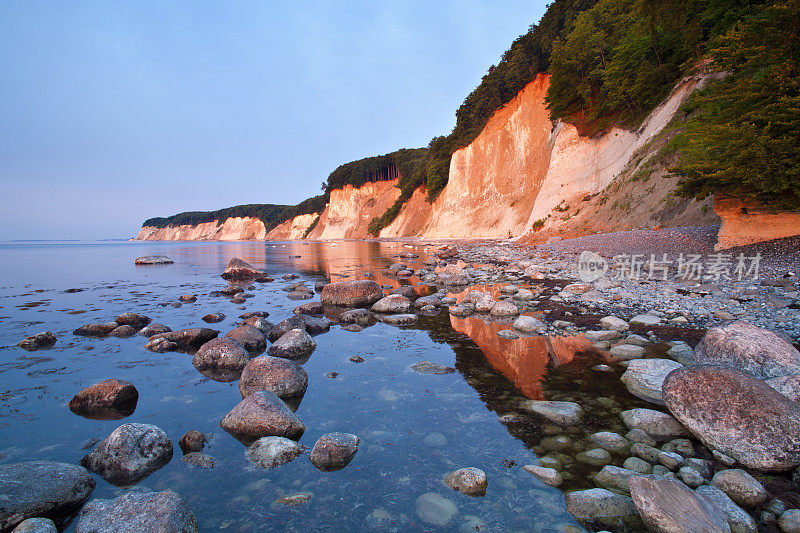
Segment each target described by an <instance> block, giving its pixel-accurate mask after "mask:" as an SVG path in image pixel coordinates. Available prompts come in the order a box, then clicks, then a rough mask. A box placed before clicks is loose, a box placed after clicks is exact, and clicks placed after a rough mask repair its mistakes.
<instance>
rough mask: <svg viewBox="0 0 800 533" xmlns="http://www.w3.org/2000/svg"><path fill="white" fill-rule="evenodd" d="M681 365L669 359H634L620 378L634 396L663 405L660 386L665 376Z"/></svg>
mask: <svg viewBox="0 0 800 533" xmlns="http://www.w3.org/2000/svg"><path fill="white" fill-rule="evenodd" d="M682 367H683V365H682V364H680V363H677V362H675V361H673V360H671V359H636V360H633V361H631V362H630V364H628V369H627V370H626V371H625V373H624V374H622V377H621V378H620V379H621V380H622V382H623V383H624V384H625V386H626V387H628V391H630V393H631V394H633V395H634V396H636V397H638V398H641V399H643V400H647V401H648V402H651V403H655V404H658V405H664V400H663V399H662V398H661V385H662V384H663V383H664V378H666V377H667V374H669V373H670V372H672V371H673V370H675V369H678V368H682Z"/></svg>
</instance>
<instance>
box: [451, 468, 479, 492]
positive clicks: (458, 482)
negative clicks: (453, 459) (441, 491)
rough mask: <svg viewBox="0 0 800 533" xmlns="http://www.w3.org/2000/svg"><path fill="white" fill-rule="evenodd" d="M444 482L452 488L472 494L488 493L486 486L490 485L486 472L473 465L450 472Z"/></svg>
mask: <svg viewBox="0 0 800 533" xmlns="http://www.w3.org/2000/svg"><path fill="white" fill-rule="evenodd" d="M444 482H445V484H446V485H447V486H448V487H450V488H451V489H453V490H457V491H458V492H462V493H464V494H469V495H470V496H482V495H484V494H486V487H487V486H488V482H487V480H486V472H484V471H483V470H481V469H480V468H475V467H471V466H470V467H467V468H461V469H459V470H456V471H454V472H450V473H449V474H447V476H445V478H444Z"/></svg>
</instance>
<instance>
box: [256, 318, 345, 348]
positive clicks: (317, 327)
mask: <svg viewBox="0 0 800 533" xmlns="http://www.w3.org/2000/svg"><path fill="white" fill-rule="evenodd" d="M293 329H302V330H304V331H305V332H306V333H308V334H309V335H318V334H320V333H324V332H326V331H328V330H330V329H331V321H330V320H328V319H327V318H317V317H313V316H310V315H295V316H292V317H291V318H287V319H286V320H284V321H283V322H279V323H278V324H276V325H275V326H274V327H273V328H272V329H271V330H270V331H269V333H268V334H267V338H268V339H269V340H270V342H275V341H276V340H278V339H280V338H281V337H282V336H283V335H285V334H286V333H287V332H289V331H291V330H293Z"/></svg>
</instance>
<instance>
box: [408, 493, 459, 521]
mask: <svg viewBox="0 0 800 533" xmlns="http://www.w3.org/2000/svg"><path fill="white" fill-rule="evenodd" d="M414 509H415V510H416V512H417V516H419V518H420V520H422V521H423V522H425V523H426V524H428V525H430V526H434V527H440V528H441V527H445V526H447V525H448V524H450V522H452V520H453V518H455V516H456V515H457V514H458V506H457V505H456V504H455V502H453V501H452V500H450V499H448V498H445V497H444V496H442V495H441V494H437V493H435V492H428V493H425V494H423V495H422V496H420V497H419V498H417V500H416V501H415V502H414Z"/></svg>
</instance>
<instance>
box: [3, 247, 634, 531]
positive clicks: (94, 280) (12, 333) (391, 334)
mask: <svg viewBox="0 0 800 533" xmlns="http://www.w3.org/2000/svg"><path fill="white" fill-rule="evenodd" d="M407 250H409V248H408V247H404V245H403V244H401V243H376V242H349V243H336V244H335V245H332V244H331V243H256V242H248V243H206V242H200V243H128V242H125V243H119V242H117V243H33V244H26V243H11V244H0V273H2V280H0V346H3V347H2V348H0V463H12V462H18V461H29V460H55V461H65V462H70V463H77V462H78V461H80V459H81V458H82V457H83V456H84V455H85V454H86V453H88V452H89V451H90V449H91V448H84V447H85V446H87V445H88V444H90V443H91V441H92V440H93V439H94V440H99V439H102V438H104V437H105V436H107V435H108V434H109V433H110V432H111V431H112V430H113V429H114V428H116V427H117V426H119V425H120V424H121V423H123V421H114V420H109V421H98V420H89V419H86V418H82V417H79V416H77V415H75V414H73V413H71V412H70V410H69V409H68V407H67V403H68V402H69V400H70V399H71V398H72V396H73V395H74V394H75V393H76V392H77V391H79V390H80V389H82V388H84V387H86V386H88V385H91V384H93V383H96V382H98V381H100V380H103V379H108V378H112V377H113V378H118V379H122V380H126V381H130V382H131V383H133V384H134V385H135V386H136V387H137V388H138V390H139V394H140V396H139V402H138V405H137V408H136V411H135V412H134V413H133V414H132V415H131V416H129V417H127V418H126V419H125V420H124V422H128V421H130V422H143V423H149V424H155V425H157V426H159V427H161V428H162V429H164V430H165V431H166V432H167V433H168V434H169V436H170V437H171V438H172V440H173V443H174V444H175V455H174V456H173V458H172V460H171V462H170V463H169V464H167V465H166V466H164V467H163V468H161V469H160V470H158V471H156V472H154V473H153V474H151V475H150V476H148V477H147V478H145V479H143V480H142V481H140V482H139V483H138V484H137V485H136V486H134V487H132V488H129V489H126V490H145V489H151V490H165V489H173V490H175V491H177V492H178V493H180V494H181V495H182V496H183V497H184V498H185V499H186V500H187V501H188V503H189V505H190V506H191V508H192V510H193V512H194V514H195V516H196V517H197V519H198V522H199V524H200V527H201V530H219V529H223V530H227V531H237V532H246V531H262V530H272V529H275V530H297V531H307V530H333V529H336V530H361V529H364V530H366V529H370V528H371V527H374V526H376V525H378V526H379V527H378V529H381V530H404V531H405V530H434V529H437V528H435V527H433V526H429V525H426V524H425V523H424V522H422V521H421V520H420V518H419V516H418V515H417V513H416V511H415V500H416V499H417V498H418V497H419V496H420V495H422V494H424V493H427V492H435V493H438V494H440V495H442V496H444V497H446V498H448V499H450V500H452V502H454V503H455V504H456V505H457V507H458V514H457V515H456V517H455V518H453V519H452V520H451V521H450V522H449V523H448V524H447V526H446V527H445V528H443V529H446V530H459V529H460V530H461V531H475V530H476V527H475V526H476V525H481V527H480V528H479V529H480V530H490V531H491V530H497V531H500V530H503V531H509V530H512V531H513V530H519V531H563V530H564V528H565V527H566V526H569V525H577V524H576V522H575V521H574V519H573V518H572V517H571V516H570V515H569V514H567V513H566V512H565V506H564V493H563V491H564V490H573V489H577V488H589V487H592V486H594V483H593V482H592V479H591V476H592V475H593V474H594V473H596V471H597V470H598V468H599V467H590V466H588V465H583V464H582V463H579V462H573V461H572V458H573V457H574V455H575V454H576V453H577V452H579V451H582V450H584V449H589V448H590V447H592V448H593V447H595V446H591V445H590V444H589V443H588V442H587V441H586V437H587V436H588V435H590V434H592V433H594V432H596V431H600V430H611V431H619V432H624V431H625V428H624V427H623V425H622V423H621V421H620V419H619V416H618V413H619V411H621V410H622V409H627V408H630V407H633V406H646V404H645V403H644V402H642V401H641V400H638V399H636V398H635V397H633V396H631V395H630V394H629V393H628V392H627V391H626V390H625V389H624V387H622V386H621V385H620V383H619V373H620V372H619V371H615V372H609V373H605V372H599V371H596V370H593V368H592V367H593V366H594V365H596V364H597V363H598V362H601V361H602V359H603V356H602V354H600V353H597V352H595V351H593V350H591V349H590V348H589V347H587V343H585V341H583V340H582V339H581V338H571V339H570V338H547V337H538V338H521V339H516V340H504V339H500V338H499V337H497V335H496V332H497V331H498V330H499V329H501V328H503V327H507V326H501V325H498V324H491V323H489V324H487V323H484V322H483V321H482V320H480V319H478V318H467V319H456V318H453V317H450V316H449V315H448V314H447V313H446V312H444V313H442V314H440V315H438V316H435V317H422V318H421V319H420V321H419V323H418V324H416V325H415V326H412V327H404V328H397V327H393V326H388V325H385V324H382V323H377V324H376V325H374V326H372V327H369V328H367V329H365V330H364V331H362V332H358V333H354V332H348V331H344V330H342V329H341V328H339V327H338V326H334V327H333V328H332V329H331V331H330V332H328V333H325V334H322V335H319V336H317V337H316V341H317V349H316V351H315V352H314V354H313V355H312V356H311V358H310V360H309V361H308V362H307V363H305V365H304V368H305V369H306V371H307V372H308V375H309V387H308V391H307V392H306V394H305V396H304V398H303V400H302V402H301V404H300V406H299V409H298V411H297V415H298V416H299V417H300V419H301V420H303V422H304V423H305V425H306V428H307V429H306V432H305V434H304V435H303V437H302V439H300V442H301V443H302V444H305V445H306V446H308V447H309V448H310V447H311V446H313V444H314V442H315V441H316V439H317V438H318V437H319V436H320V435H322V434H323V433H326V432H331V431H344V432H349V433H355V434H356V435H358V436H359V437H360V438H361V445H360V448H359V451H358V453H357V454H356V456H355V458H354V460H353V461H352V462H351V463H350V464H349V465H348V466H347V467H346V468H345V469H343V470H340V471H337V472H327V473H323V472H320V471H318V470H317V469H316V468H314V467H313V465H312V464H311V463H310V462H309V461H308V458H307V456H302V457H300V458H298V459H297V460H295V461H294V462H292V463H289V464H287V465H284V466H281V467H279V468H277V469H275V470H262V469H256V468H253V467H251V466H249V464H248V462H247V460H246V459H245V456H244V450H245V448H244V446H243V445H242V444H241V443H240V442H239V441H237V440H235V439H234V438H233V437H231V436H229V435H228V434H227V433H225V432H224V431H223V430H222V429H221V428H219V426H218V424H219V421H220V420H221V419H222V417H223V416H224V415H225V414H226V413H227V412H228V411H229V410H230V409H231V408H232V407H233V406H235V405H236V404H237V403H238V402H239V401H240V400H241V396H240V394H239V390H238V386H237V383H236V382H233V383H219V382H216V381H213V380H210V379H208V378H206V377H204V376H202V375H201V374H200V373H199V372H198V371H197V370H195V368H194V367H193V366H192V363H191V356H190V355H186V354H180V353H165V354H157V353H151V352H149V351H147V350H145V349H144V344H145V342H146V339H145V338H144V337H141V336H135V337H133V338H130V339H116V338H107V339H92V338H84V337H77V336H74V335H72V333H71V332H72V330H73V329H75V328H76V327H78V326H81V325H83V324H85V323H90V322H105V321H109V320H113V319H114V317H116V316H117V315H118V314H120V313H123V312H127V311H131V312H138V313H142V314H145V315H147V316H150V317H151V318H152V319H153V321H154V322H160V323H163V324H166V325H168V326H170V327H171V328H173V329H180V328H186V327H196V326H206V324H205V323H203V322H202V321H201V320H200V317H202V316H203V315H205V314H207V313H210V312H222V313H225V314H226V315H227V319H226V320H225V321H223V322H221V323H219V324H214V325H212V326H211V327H214V328H215V329H218V330H220V331H221V332H222V333H224V332H226V331H228V330H230V329H232V328H233V327H235V325H236V322H237V320H238V319H237V318H236V317H238V315H239V314H241V313H243V312H245V311H259V310H264V311H268V312H269V313H270V317H269V320H270V321H272V322H274V323H277V322H279V321H281V320H283V319H285V318H288V317H289V316H291V314H292V309H293V308H294V307H296V306H297V305H299V304H301V303H303V302H296V301H292V300H289V299H288V298H287V297H286V294H287V293H286V292H284V291H282V290H281V288H282V287H284V286H286V285H288V284H289V282H284V281H283V280H281V279H280V276H282V275H283V274H286V273H296V274H299V275H300V280H306V281H309V282H311V283H310V285H311V286H313V283H314V282H315V281H319V280H326V281H328V280H330V281H339V280H341V279H347V278H346V276H349V277H350V279H353V278H357V277H361V276H362V274H363V273H364V272H372V273H373V274H374V276H375V278H374V279H376V281H378V282H379V283H382V284H387V285H392V286H398V285H399V282H398V281H397V280H394V279H388V278H385V277H384V276H382V275H381V273H380V272H381V270H382V269H383V268H385V267H386V266H388V265H389V264H391V263H393V262H397V261H398V259H397V257H396V255H397V254H399V253H400V252H402V251H407ZM414 251H416V252H417V253H419V254H420V255H421V256H422V257H421V258H420V260H421V259H422V258H424V256H425V249H424V248H423V247H419V248H416V249H415V250H414ZM153 254H164V255H168V256H170V257H171V258H172V259H174V260H175V264H173V265H165V266H135V265H134V259H135V258H136V257H138V256H141V255H153ZM232 257H241V258H243V259H245V260H246V261H248V262H250V263H251V264H252V265H254V266H256V267H258V268H263V269H265V270H266V271H267V272H269V273H270V274H272V275H273V276H274V277H275V278H276V281H275V282H274V283H268V284H257V286H256V287H255V289H254V290H252V291H249V292H253V293H254V294H255V297H254V298H251V299H248V300H247V303H246V304H245V305H244V306H240V305H236V304H233V303H230V302H229V301H228V300H227V299H225V298H215V297H210V296H208V293H209V292H211V291H212V290H218V289H220V288H223V287H224V286H226V283H225V282H224V281H223V280H222V279H221V278H220V277H219V274H220V273H221V272H222V271H223V270H224V268H225V265H226V264H227V262H228V261H229V260H230V258H232ZM405 262H409V263H410V264H412V265H414V266H417V267H419V266H420V265H419V264H417V263H414V262H413V261H408V260H406V261H405ZM409 281H410V282H411V283H414V282H415V281H416V280H415V279H413V278H412V279H411V280H409ZM292 283H294V282H292ZM531 288H532V289H535V290H537V291H538V290H547V288H546V287H545V286H536V285H534V286H532V287H531ZM68 289H81V290H80V291H77V292H74V291H70V292H66V291H67V290H68ZM185 293H194V294H197V295H198V301H197V303H194V304H184V305H183V306H181V307H179V308H175V307H172V306H171V305H169V304H172V303H175V302H177V299H178V296H180V295H181V294H185ZM160 304H168V305H160ZM45 330H50V331H52V332H53V333H55V334H56V336H57V337H58V342H57V344H56V345H55V347H53V348H52V349H49V350H41V351H36V352H26V351H24V350H22V349H19V348H16V347H15V346H14V345H15V344H16V343H17V342H18V341H19V340H21V339H22V338H24V337H25V336H27V335H31V334H34V333H37V332H40V331H45ZM352 355H359V356H361V357H363V358H364V359H365V362H363V363H360V364H356V363H353V362H351V361H350V360H349V357H350V356H352ZM421 360H428V361H433V362H436V363H440V364H444V365H448V366H453V367H455V368H456V373H454V374H449V375H421V374H418V373H416V372H414V371H412V370H410V366H411V365H412V364H414V363H416V362H418V361H421ZM328 372H338V374H339V375H338V377H336V378H335V379H331V378H328V377H326V373H328ZM528 398H533V399H543V398H545V399H554V400H561V399H571V400H574V401H577V402H579V403H580V404H581V405H582V406H583V407H584V409H585V410H586V412H587V417H586V420H585V422H584V423H583V424H582V425H581V426H580V427H575V428H568V429H561V428H557V427H553V426H550V425H548V424H546V423H543V422H542V420H541V419H538V418H537V417H536V416H535V415H532V414H530V413H529V412H527V411H526V410H525V409H524V407H523V403H524V402H525V400H527V399H528ZM506 415H511V416H506ZM501 417H505V418H503V419H501ZM190 429H195V430H198V431H201V432H203V433H205V434H206V435H211V436H212V439H211V442H210V444H209V445H207V446H206V449H205V450H204V452H205V453H207V454H209V455H211V456H212V457H213V458H214V459H215V461H216V466H215V468H213V469H201V468H192V467H189V466H188V465H186V464H185V463H183V462H182V461H181V452H180V449H179V448H178V446H177V441H178V439H179V438H180V437H181V435H183V434H184V433H185V432H186V431H188V430H190ZM432 434H433V435H432ZM558 434H565V435H567V436H568V437H570V439H571V443H572V444H571V445H570V447H569V448H568V449H566V450H561V451H553V450H552V446H551V443H552V440H553V439H552V437H553V436H554V435H558ZM537 453H538V454H539V456H541V455H542V454H549V455H553V456H556V457H558V458H560V459H561V460H562V461H563V462H565V463H566V464H568V465H569V466H568V467H567V468H566V469H565V473H566V475H565V478H566V482H565V484H564V485H563V486H562V487H561V488H559V489H555V488H549V487H546V486H545V485H543V484H542V483H540V482H539V481H538V480H537V479H535V478H534V477H533V476H532V475H530V474H528V473H527V472H525V471H524V470H523V469H522V465H525V464H537V461H538V460H537ZM617 459H619V460H618V461H616V463H617V464H620V462H621V460H622V459H623V457H620V458H617ZM570 463H571V464H570ZM466 466H474V467H478V468H481V469H483V470H484V471H485V472H486V473H487V476H488V479H489V487H488V490H487V492H486V495H485V496H483V497H469V496H465V495H463V494H460V493H458V492H455V491H453V490H451V489H450V488H448V487H447V486H446V485H445V484H444V483H443V481H442V480H443V477H444V476H445V475H446V474H447V473H448V472H450V471H452V470H454V469H456V468H461V467H466ZM124 490H125V489H120V488H118V487H115V486H113V485H110V484H109V483H107V482H105V481H104V480H102V479H100V478H98V483H97V488H96V489H95V492H94V494H93V497H95V498H109V497H115V496H118V495H120V494H122V493H123V492H124ZM300 492H310V493H312V494H313V496H312V497H311V499H310V500H309V501H308V502H307V503H304V504H302V505H298V506H291V507H287V506H284V505H281V504H276V503H275V500H276V499H278V498H280V497H282V496H287V495H291V494H295V493H300ZM377 517H382V518H383V519H384V520H383V522H380V523H379V524H377V522H378V521H377V520H376V518H377ZM476 517H477V518H476ZM71 528H74V522H73V525H72V527H71ZM71 528H70V529H71ZM439 529H442V528H439Z"/></svg>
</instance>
